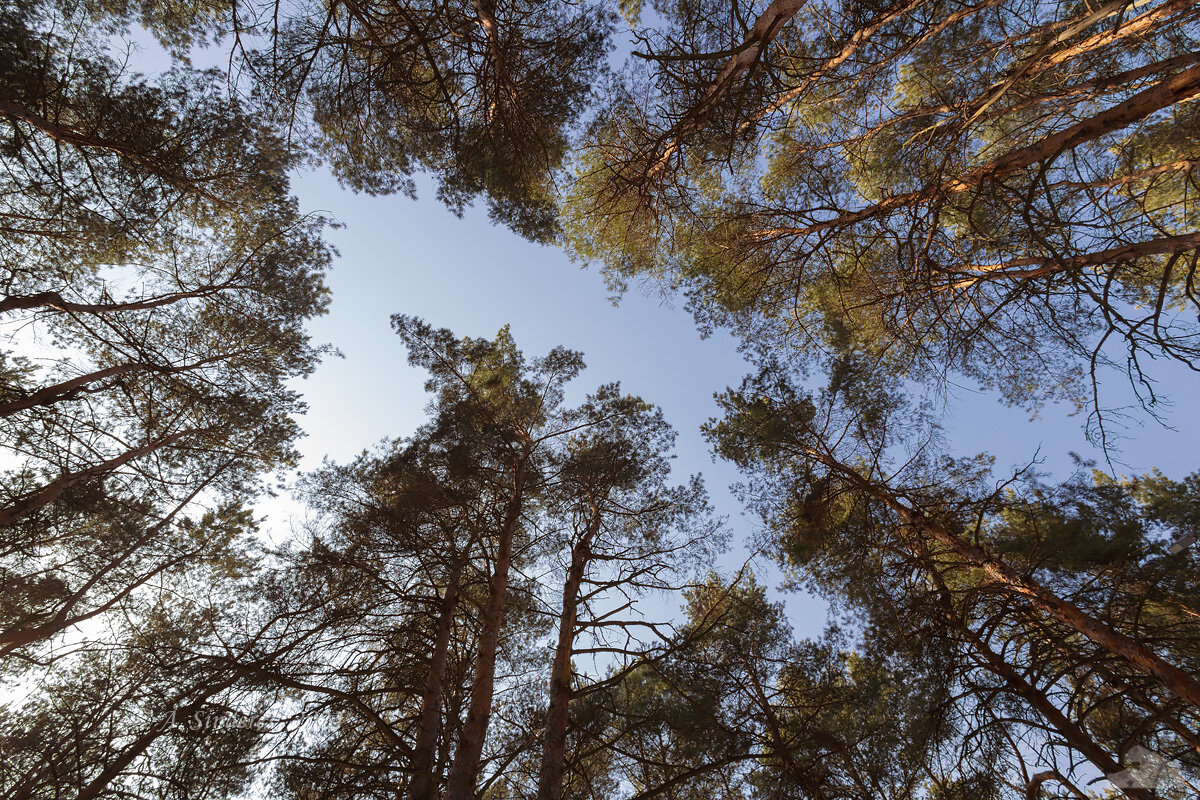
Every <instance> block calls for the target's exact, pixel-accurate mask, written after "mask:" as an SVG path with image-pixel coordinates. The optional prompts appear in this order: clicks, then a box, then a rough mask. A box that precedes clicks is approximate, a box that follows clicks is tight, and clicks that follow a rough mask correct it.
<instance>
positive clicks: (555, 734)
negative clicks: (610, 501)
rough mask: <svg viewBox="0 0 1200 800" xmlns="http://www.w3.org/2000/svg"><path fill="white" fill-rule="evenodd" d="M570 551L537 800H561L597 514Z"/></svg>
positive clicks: (559, 619)
mask: <svg viewBox="0 0 1200 800" xmlns="http://www.w3.org/2000/svg"><path fill="white" fill-rule="evenodd" d="M592 513H593V515H594V516H593V520H592V522H591V523H590V524H589V525H588V528H587V530H586V531H585V532H584V534H583V536H582V537H581V538H580V540H579V541H578V542H576V544H575V546H574V547H573V548H571V565H570V566H569V567H568V568H567V579H566V582H565V583H564V584H563V593H562V612H561V613H560V614H559V616H558V644H557V646H556V647H555V649H554V663H553V665H552V666H551V668H550V707H549V709H548V711H547V712H546V736H545V741H544V742H543V744H542V766H541V769H540V771H539V772H538V787H537V800H561V798H562V794H563V785H562V784H563V774H564V773H565V771H566V747H567V720H568V712H569V711H570V706H571V653H572V650H573V648H574V646H575V622H576V618H577V616H578V611H579V587H580V585H581V584H582V583H583V575H584V573H585V572H586V571H587V566H588V563H589V561H590V560H591V543H592V539H593V538H594V537H595V535H596V532H597V531H598V530H599V528H600V515H599V512H597V511H596V510H595V508H593V509H592Z"/></svg>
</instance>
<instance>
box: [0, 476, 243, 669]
mask: <svg viewBox="0 0 1200 800" xmlns="http://www.w3.org/2000/svg"><path fill="white" fill-rule="evenodd" d="M232 463H233V461H232V460H230V461H227V462H226V463H225V464H224V465H222V466H221V467H220V468H218V469H217V470H216V471H215V472H213V474H212V475H211V476H209V478H208V479H207V480H205V481H204V482H203V483H201V484H200V485H199V486H197V487H196V488H195V489H193V490H192V491H191V493H189V494H188V496H187V497H185V498H184V499H183V500H181V501H179V503H177V504H176V505H175V507H174V508H173V509H172V510H171V513H169V514H167V515H166V516H165V517H163V518H162V519H161V520H159V521H158V522H156V523H155V524H154V525H151V526H150V527H149V528H148V529H147V530H146V532H145V533H144V534H142V535H141V536H140V537H138V539H137V540H136V541H134V542H133V544H131V545H129V547H127V548H125V550H124V551H123V552H122V553H120V554H119V555H118V556H117V557H116V558H114V559H113V560H111V561H109V562H108V564H106V565H104V567H103V568H101V569H99V570H97V571H96V572H95V573H94V574H93V575H92V576H91V577H90V578H89V579H88V580H86V581H84V582H83V584H82V585H81V586H80V587H79V588H78V589H76V590H75V591H74V592H73V593H72V594H71V596H70V597H68V598H67V600H66V601H65V602H64V603H63V604H62V606H61V607H60V608H59V609H58V611H57V612H56V613H55V614H54V616H53V617H52V618H51V619H50V620H49V621H47V622H45V623H43V624H40V625H36V626H34V627H32V628H30V627H22V628H17V629H13V630H7V631H0V644H3V645H4V647H0V658H3V657H4V656H6V655H8V654H9V653H11V652H12V651H14V650H16V649H17V648H18V647H21V646H22V645H26V644H31V643H32V642H36V641H40V640H42V639H48V638H49V637H51V636H53V635H55V634H56V633H59V632H61V631H64V630H66V629H67V628H70V627H73V626H75V625H78V624H79V623H81V622H84V621H86V620H89V619H91V618H92V617H94V616H96V615H98V614H102V613H104V612H105V611H107V610H108V609H110V608H112V607H113V606H114V605H116V604H117V603H119V602H120V601H121V600H122V599H124V598H126V597H128V596H129V595H130V594H132V593H133V592H134V591H135V590H136V589H137V588H138V587H139V586H142V585H144V584H145V583H146V582H147V581H149V580H150V579H152V578H153V577H154V576H155V575H158V574H159V573H161V572H163V571H164V570H167V569H170V568H171V567H172V566H174V565H175V564H177V563H179V561H180V560H181V559H172V560H170V561H166V562H163V563H162V564H159V565H158V566H157V567H155V568H154V569H152V570H150V571H149V572H147V573H146V574H144V575H142V576H141V577H140V578H138V579H137V580H135V581H131V582H129V583H128V584H126V585H125V586H123V587H122V588H121V591H119V592H118V593H117V594H115V595H114V596H112V597H111V598H109V599H108V600H107V601H106V602H104V603H102V604H101V605H99V606H97V607H96V608H93V609H92V610H90V611H87V612H84V613H82V614H76V615H75V616H71V610H72V609H73V608H74V607H75V606H76V605H78V604H79V603H80V602H82V601H83V598H84V597H85V596H87V593H88V592H90V591H91V590H92V589H93V588H94V587H95V586H96V584H97V583H99V582H100V581H101V580H103V579H104V576H105V575H107V574H108V573H110V572H112V571H113V570H114V569H116V568H117V567H119V566H121V565H122V564H124V563H125V562H126V561H128V560H129V559H130V558H131V557H132V556H133V554H134V553H136V552H137V551H138V550H140V549H141V548H142V547H143V546H145V545H146V543H147V542H149V541H150V540H151V539H153V538H154V537H155V536H157V535H158V533H159V532H160V531H161V530H162V529H163V528H165V527H166V526H167V525H169V524H170V522H171V520H173V519H175V517H176V516H177V515H178V514H179V512H181V511H183V509H184V508H186V507H187V505H188V504H189V503H191V502H192V501H193V500H195V499H196V496H197V495H199V494H200V492H202V491H204V490H205V489H206V488H208V486H209V484H211V483H212V482H213V481H214V480H215V479H216V478H217V476H218V475H220V474H221V472H222V471H224V470H225V468H226V467H228V466H229V465H230V464H232ZM188 557H189V556H188V555H185V556H183V557H182V558H188Z"/></svg>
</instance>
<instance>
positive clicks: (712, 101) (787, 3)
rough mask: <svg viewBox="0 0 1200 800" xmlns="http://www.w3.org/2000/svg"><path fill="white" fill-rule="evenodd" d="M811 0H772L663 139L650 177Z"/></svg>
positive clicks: (660, 168)
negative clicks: (711, 79) (701, 93)
mask: <svg viewBox="0 0 1200 800" xmlns="http://www.w3.org/2000/svg"><path fill="white" fill-rule="evenodd" d="M807 2H808V0H772V2H771V4H770V5H768V6H767V7H766V8H765V9H763V12H762V13H761V14H759V15H758V18H757V19H755V20H754V24H753V25H751V26H750V30H749V31H747V32H746V38H745V39H744V40H743V41H742V43H741V45H739V46H738V47H737V48H736V49H735V50H733V51H732V52H731V53H730V57H729V60H728V61H726V62H725V64H724V65H723V66H722V67H721V71H720V72H718V73H717V76H716V78H715V79H713V81H712V83H710V84H709V85H708V86H707V87H706V88H705V90H704V94H703V95H702V96H701V98H700V100H699V101H697V102H696V104H695V105H693V106H692V107H691V108H689V109H688V110H687V111H686V112H684V113H683V115H682V116H680V118H679V121H678V122H676V123H675V124H674V125H673V126H672V127H671V130H670V131H669V132H668V133H667V135H666V137H665V141H664V142H663V143H662V150H661V152H660V153H659V154H658V156H657V157H656V158H655V159H654V163H653V164H651V166H650V168H649V170H648V171H647V173H646V176H647V177H654V176H656V175H658V173H660V172H662V170H663V169H664V168H665V167H666V165H667V164H668V163H669V162H670V160H671V156H673V155H674V154H675V152H676V151H677V150H678V149H679V148H680V147H681V146H682V145H683V143H684V142H683V140H684V139H685V138H687V137H688V136H690V135H692V134H693V133H695V132H696V131H699V130H700V129H702V128H703V127H704V124H705V122H706V121H707V120H708V116H709V114H710V113H711V112H712V109H713V107H714V106H716V105H717V104H718V103H719V102H720V101H721V98H722V97H723V96H724V95H725V93H726V92H727V91H728V90H729V88H730V87H731V86H733V85H735V84H736V82H737V80H738V78H740V77H741V76H742V75H743V74H744V73H745V72H746V71H747V70H749V69H750V68H751V67H753V66H754V65H755V64H757V63H758V62H759V60H760V59H761V58H762V54H763V51H764V50H766V49H767V46H768V45H770V44H771V41H772V40H773V39H774V38H775V37H776V36H777V35H778V34H779V31H780V30H782V29H783V26H784V25H786V24H787V23H788V21H790V20H791V19H792V17H794V16H796V14H797V13H799V11H800V9H801V8H803V7H804V5H805V4H806V3H807Z"/></svg>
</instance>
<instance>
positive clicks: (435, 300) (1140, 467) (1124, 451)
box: [130, 36, 1200, 635]
mask: <svg viewBox="0 0 1200 800" xmlns="http://www.w3.org/2000/svg"><path fill="white" fill-rule="evenodd" d="M137 38H138V42H139V47H138V48H137V50H136V51H135V52H134V53H133V55H132V57H131V59H130V66H131V68H132V69H134V70H136V71H140V72H143V73H145V74H154V73H155V72H156V71H159V70H161V69H162V68H163V67H164V66H165V65H166V64H167V59H166V57H165V55H164V54H163V53H162V52H161V50H159V49H158V48H157V47H156V46H155V45H154V44H152V43H151V42H150V41H149V38H148V37H146V36H141V37H137ZM629 49H631V48H630V47H629V45H628V44H623V45H622V46H621V47H620V48H619V49H618V55H620V56H623V55H626V54H627V53H628V51H629ZM210 54H211V57H209V56H210ZM193 63H195V64H196V65H197V66H205V65H212V66H224V65H225V64H226V63H227V61H226V56H225V55H224V54H219V53H218V52H216V51H210V52H209V53H202V54H196V56H195V57H194V58H193ZM294 191H295V192H296V193H297V195H298V196H299V198H300V202H301V205H302V207H303V208H304V209H306V210H309V211H321V212H325V213H328V214H329V215H330V216H332V217H334V218H335V219H337V220H338V221H339V222H341V223H343V225H344V227H343V228H340V229H336V230H332V231H330V232H329V235H328V238H329V239H330V241H331V242H332V243H333V244H334V245H336V246H337V248H338V250H339V251H340V253H341V257H340V258H339V259H337V261H336V262H335V264H334V268H333V271H332V273H331V275H330V276H329V284H330V287H331V288H332V290H333V301H332V306H331V309H330V313H329V314H328V315H326V316H325V317H322V318H320V319H318V320H316V321H314V322H313V323H312V326H311V331H312V334H313V337H314V339H315V340H316V341H318V342H329V343H331V344H333V345H334V346H335V347H337V348H338V349H339V350H340V351H341V352H342V354H343V356H344V357H343V358H330V359H327V360H326V361H325V362H324V363H323V364H322V365H321V366H320V367H319V368H318V369H317V371H316V373H315V374H314V375H313V376H311V377H310V378H309V379H307V380H305V381H303V382H301V383H299V384H298V385H297V388H299V389H300V390H301V391H302V392H303V394H304V395H305V398H306V399H307V402H308V404H309V411H308V414H307V415H306V416H305V418H304V419H302V420H301V424H302V426H303V428H304V430H305V432H306V434H307V436H306V438H304V439H302V440H301V441H300V443H299V449H300V452H301V453H302V456H303V459H302V463H301V469H302V470H310V469H313V468H315V467H317V466H318V465H319V464H320V462H321V460H322V459H323V458H325V457H329V458H331V459H333V460H334V461H338V462H345V461H347V460H349V459H351V458H353V457H354V456H355V455H356V454H357V453H359V452H360V451H362V450H363V449H364V448H367V447H369V446H371V445H372V444H374V443H375V442H377V441H379V440H380V439H381V438H384V437H390V438H394V437H402V436H405V435H408V434H410V433H411V432H412V431H413V430H414V429H415V428H416V427H417V426H418V425H419V424H421V423H422V422H423V421H424V420H425V410H424V409H425V405H426V402H427V396H426V394H425V392H424V389H423V384H424V381H425V375H424V374H423V373H422V372H421V371H420V370H415V369H413V368H410V367H409V366H408V365H407V363H406V361H405V353H404V350H403V347H402V346H401V344H400V341H399V339H398V338H397V337H396V336H395V335H394V333H393V332H392V330H391V326H390V317H391V315H392V314H396V313H402V314H415V315H418V316H421V317H423V318H424V319H426V320H427V321H428V322H430V323H431V324H433V325H435V326H439V327H447V328H450V329H451V330H453V331H454V332H455V333H456V334H458V335H460V336H462V335H469V336H485V337H491V336H494V335H495V333H496V331H497V330H499V328H500V327H501V326H503V325H505V324H508V325H511V327H512V333H513V336H514V337H515V339H516V341H517V344H518V346H519V347H520V348H521V349H522V350H523V351H524V352H525V353H526V355H527V356H536V355H540V354H542V353H545V352H546V351H547V350H549V349H550V348H552V347H554V346H556V345H563V346H566V347H570V348H572V349H576V350H580V351H582V352H583V353H584V354H585V359H586V361H587V364H588V369H587V370H586V371H585V372H584V374H583V375H582V376H581V377H580V378H579V379H577V380H576V381H575V383H574V384H573V385H572V387H571V391H570V393H569V395H568V402H569V403H576V402H578V401H579V400H580V399H581V398H582V396H583V395H584V394H585V393H587V392H589V391H591V390H593V389H594V388H595V387H597V386H599V385H600V384H602V383H606V382H609V381H620V382H621V384H622V386H623V388H624V389H625V390H626V391H628V392H631V393H634V394H638V395H641V396H642V397H643V398H645V399H646V400H648V401H650V402H653V403H656V404H658V405H660V406H661V407H662V408H663V410H664V413H665V415H666V417H667V419H668V421H669V422H670V423H671V424H672V425H673V426H674V427H675V428H676V430H678V431H679V439H678V442H677V448H676V452H677V456H678V457H677V460H676V465H675V470H676V475H677V478H678V479H679V480H682V479H683V478H684V477H686V475H688V474H691V473H693V472H703V473H704V477H705V479H706V483H707V485H708V487H709V491H710V492H711V495H712V500H713V504H714V506H715V507H716V510H717V512H718V513H719V514H721V515H724V516H726V517H728V519H729V525H730V528H731V533H732V535H731V541H732V542H733V544H734V549H733V550H732V551H731V552H730V553H729V554H728V556H727V557H726V558H724V559H723V560H722V564H721V566H722V568H723V570H724V571H726V572H732V571H734V570H736V569H737V568H738V567H739V566H740V565H741V564H742V562H743V561H744V560H745V558H746V557H747V555H748V552H747V549H746V544H747V543H748V542H749V541H750V539H751V538H752V533H753V531H754V527H755V524H754V520H752V519H750V518H749V517H747V516H745V515H743V513H742V508H741V504H740V503H739V502H738V501H737V500H736V498H735V497H734V496H733V494H732V493H731V492H730V491H729V488H728V487H729V485H730V484H732V483H734V482H736V481H737V480H738V479H739V475H738V474H737V472H736V470H735V469H734V468H733V467H732V466H731V465H729V464H724V463H714V462H713V461H712V458H711V455H710V450H709V447H708V445H707V443H706V442H705V441H704V440H703V438H702V437H701V435H700V433H699V426H700V425H701V424H702V423H703V422H704V421H705V420H706V419H708V418H709V417H710V416H713V415H715V414H716V413H717V412H718V410H717V406H716V403H715V402H714V401H713V393H714V392H718V391H720V390H722V389H724V388H725V387H726V386H734V385H737V384H738V383H739V382H740V380H741V378H742V376H743V375H744V374H745V373H746V372H747V371H748V369H749V368H748V366H747V365H746V363H745V362H744V360H743V359H742V357H741V356H740V354H739V353H738V352H737V346H736V342H735V341H734V340H733V339H732V338H731V337H730V336H728V335H726V334H723V333H718V334H716V335H714V336H713V337H711V338H708V339H701V338H700V336H699V335H698V334H697V331H696V327H695V325H694V324H693V321H692V319H691V317H690V315H689V314H688V313H687V312H686V311H684V310H683V309H682V308H681V307H679V305H678V304H676V305H672V304H670V303H668V302H665V301H664V300H663V299H661V298H659V297H657V296H654V295H652V294H649V293H638V292H636V291H633V292H630V293H629V294H627V295H626V296H625V297H624V298H623V299H622V300H621V302H620V303H619V304H618V305H615V306H614V305H613V304H612V303H611V302H610V300H609V291H608V289H607V287H606V286H605V284H604V280H603V278H602V276H601V275H600V274H599V272H598V271H597V270H594V269H580V268H579V267H578V266H577V265H575V264H572V263H571V262H570V260H569V259H568V258H567V257H566V255H565V254H564V253H563V252H562V251H560V250H558V249H555V248H551V247H543V246H537V245H533V244H530V243H528V242H526V241H524V240H522V239H520V238H519V237H518V236H516V235H515V234H512V233H510V232H509V231H507V230H506V229H503V228H499V227H496V226H494V225H492V224H490V222H489V221H488V219H487V216H486V213H485V212H484V211H483V210H482V209H479V208H473V209H468V211H467V212H466V214H465V215H464V216H463V218H461V219H459V218H457V217H455V216H454V215H453V214H451V213H450V212H449V211H447V210H446V209H445V208H444V207H443V206H442V205H441V204H440V203H438V202H437V201H436V199H434V194H435V192H434V187H433V185H432V182H431V181H429V180H426V179H418V194H419V198H420V199H419V200H418V201H416V202H413V201H412V200H409V199H407V198H404V197H369V196H365V195H355V194H353V193H351V192H349V191H346V190H344V189H342V188H341V187H339V186H338V185H337V183H336V181H335V180H334V179H333V178H332V177H331V176H330V175H329V174H328V173H327V172H325V171H314V172H308V173H304V174H300V175H297V176H296V180H295V184H294ZM1155 367H1156V372H1155V375H1156V377H1159V378H1160V384H1159V387H1158V388H1159V389H1160V390H1161V391H1162V393H1163V395H1164V396H1166V397H1167V398H1169V399H1171V400H1173V401H1174V403H1175V407H1174V408H1173V409H1170V408H1168V409H1167V411H1166V414H1165V417H1164V419H1165V421H1166V422H1167V423H1168V424H1169V425H1172V426H1174V427H1173V428H1168V427H1165V426H1163V425H1161V424H1159V423H1158V422H1155V421H1154V420H1152V419H1150V418H1149V416H1148V415H1147V414H1146V413H1145V412H1137V411H1135V413H1134V415H1133V417H1132V418H1131V420H1130V422H1129V423H1128V424H1127V425H1126V427H1125V428H1124V430H1123V432H1122V433H1123V434H1124V436H1125V438H1124V439H1122V440H1120V441H1118V442H1117V446H1116V448H1115V449H1114V450H1112V451H1111V452H1110V453H1109V454H1108V457H1106V454H1105V453H1104V452H1102V451H1101V450H1099V449H1097V448H1096V447H1094V446H1092V445H1091V444H1090V443H1089V442H1088V441H1087V438H1086V437H1085V435H1084V427H1085V421H1086V417H1085V416H1083V415H1078V414H1074V413H1073V409H1071V408H1069V407H1067V406H1063V405H1050V406H1048V407H1046V408H1043V409H1041V410H1040V411H1039V412H1038V413H1037V414H1036V415H1031V414H1030V413H1029V412H1027V411H1023V410H1021V409H1015V408H1011V407H1007V406H1004V405H1003V404H1001V403H1000V402H999V401H998V399H997V397H996V395H995V394H994V393H990V392H980V391H976V390H974V389H973V387H972V386H971V385H969V384H965V385H964V386H962V387H960V388H958V389H956V390H954V391H952V392H951V393H950V400H949V403H948V405H947V409H946V420H945V424H946V434H947V437H946V438H947V444H948V446H949V450H950V452H952V453H954V454H956V455H960V456H961V455H969V454H973V453H977V452H988V453H991V454H993V455H994V456H995V457H996V470H997V477H999V478H1002V477H1004V476H1005V475H1006V474H1007V473H1009V472H1011V470H1013V469H1016V468H1020V467H1023V466H1025V465H1027V464H1029V463H1030V462H1031V461H1032V460H1034V459H1035V458H1039V459H1040V460H1041V470H1042V471H1044V472H1047V473H1049V474H1050V475H1052V476H1055V477H1059V478H1061V477H1066V476H1067V475H1069V474H1070V473H1071V472H1072V471H1073V470H1074V468H1075V466H1074V461H1073V460H1072V457H1071V453H1078V454H1080V455H1081V456H1082V457H1083V458H1085V459H1092V460H1095V461H1097V462H1098V463H1099V466H1100V467H1102V468H1104V469H1106V470H1107V471H1110V472H1114V473H1117V474H1120V473H1125V474H1133V473H1139V472H1144V471H1147V470H1149V469H1151V468H1154V467H1158V468H1160V469H1162V470H1163V471H1164V472H1165V473H1166V474H1167V475H1169V476H1171V477H1175V478H1180V477H1183V476H1184V475H1185V474H1187V473H1189V472H1191V471H1193V470H1195V469H1196V468H1197V466H1200V465H1198V464H1197V458H1196V454H1197V452H1198V450H1200V418H1198V417H1197V415H1196V414H1195V413H1194V411H1192V408H1193V406H1194V402H1195V401H1194V399H1193V398H1194V397H1195V396H1196V387H1197V381H1196V378H1197V376H1196V375H1195V374H1194V373H1190V372H1188V371H1187V370H1186V369H1182V368H1173V367H1171V366H1170V365H1167V366H1164V365H1162V364H1161V363H1160V364H1157V365H1155ZM1102 379H1103V380H1104V381H1105V388H1106V390H1107V389H1108V388H1110V387H1111V388H1112V389H1113V392H1112V393H1110V394H1108V396H1109V397H1113V396H1114V395H1115V396H1117V397H1118V398H1119V397H1121V396H1123V395H1122V390H1121V389H1120V385H1121V383H1122V380H1123V376H1122V375H1120V374H1119V373H1116V372H1109V373H1106V374H1104V375H1102ZM1117 402H1118V404H1120V403H1121V402H1124V401H1121V400H1118V401H1117ZM1108 458H1111V459H1112V460H1111V462H1110V461H1109V460H1108ZM260 510H261V512H262V513H263V514H264V515H265V516H266V518H267V519H266V523H265V526H264V528H265V531H266V532H267V535H268V537H269V538H270V539H271V540H272V541H275V542H281V541H283V540H285V539H287V538H288V537H290V536H291V535H292V533H293V532H294V531H295V530H298V526H299V524H300V522H301V521H302V520H303V518H304V512H303V508H302V506H301V505H300V504H299V503H297V502H296V501H294V500H293V499H292V498H290V497H289V496H288V494H287V492H286V491H285V492H283V493H281V494H280V495H279V496H277V497H274V498H268V499H267V500H265V501H263V502H262V503H261V505H260ZM759 571H760V575H761V577H762V580H763V582H764V583H767V584H768V585H775V584H777V583H778V575H777V574H775V573H774V571H773V570H771V569H769V568H768V567H766V565H762V566H760V567H759ZM788 608H789V611H790V616H791V618H792V623H793V625H794V626H795V628H796V631H797V633H798V634H800V635H814V634H816V633H818V632H819V631H820V629H821V628H822V627H823V626H824V624H825V617H826V611H825V604H824V603H823V602H821V601H819V600H817V599H816V598H810V597H805V596H798V595H789V596H788Z"/></svg>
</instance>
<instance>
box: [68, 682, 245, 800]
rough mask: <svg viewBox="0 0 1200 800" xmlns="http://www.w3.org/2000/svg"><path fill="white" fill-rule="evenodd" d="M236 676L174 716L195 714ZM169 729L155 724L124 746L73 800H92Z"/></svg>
mask: <svg viewBox="0 0 1200 800" xmlns="http://www.w3.org/2000/svg"><path fill="white" fill-rule="evenodd" d="M237 680H238V676H237V675H234V676H232V677H228V678H225V679H224V680H222V681H220V682H218V683H215V684H210V685H209V686H208V687H207V688H205V689H204V691H203V692H202V693H201V694H200V696H199V697H197V698H196V699H195V700H193V701H192V702H191V703H189V704H188V705H186V706H184V707H183V708H179V709H176V714H177V715H178V716H182V717H190V716H191V715H192V714H194V713H195V712H197V711H199V710H200V709H201V708H202V707H203V706H204V703H205V702H207V701H208V698H210V697H212V696H213V695H215V694H217V693H219V692H222V691H224V690H225V689H228V688H229V687H230V686H233V684H235V683H237ZM169 730H170V729H169V728H167V727H166V726H164V725H162V724H155V725H154V726H153V727H151V728H149V729H148V730H146V731H145V732H144V733H142V735H141V736H139V737H138V738H137V739H135V740H133V741H132V742H130V743H129V744H128V745H126V747H125V749H124V750H122V751H121V755H119V756H117V758H115V759H113V760H112V761H111V762H109V763H108V764H107V765H105V767H104V769H103V770H101V772H100V774H99V775H97V776H96V777H95V778H93V779H92V780H91V781H89V782H88V784H87V785H86V786H84V787H83V789H81V790H80V792H79V794H78V795H76V796H75V800H92V799H93V798H95V797H96V796H97V795H99V794H100V793H101V792H103V791H104V790H105V789H106V788H107V787H108V785H109V784H110V783H112V782H113V780H114V779H116V778H117V777H118V776H119V775H120V774H121V773H122V772H124V771H125V769H126V768H127V767H128V766H129V765H130V764H132V763H133V761H134V759H136V758H137V757H138V756H140V755H142V754H143V753H145V752H146V751H147V750H148V749H150V745H152V744H154V742H156V741H157V740H158V739H159V738H160V737H162V736H163V735H164V734H165V733H167V732H168V731H169Z"/></svg>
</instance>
